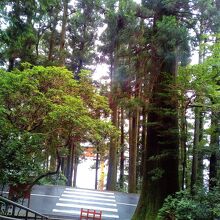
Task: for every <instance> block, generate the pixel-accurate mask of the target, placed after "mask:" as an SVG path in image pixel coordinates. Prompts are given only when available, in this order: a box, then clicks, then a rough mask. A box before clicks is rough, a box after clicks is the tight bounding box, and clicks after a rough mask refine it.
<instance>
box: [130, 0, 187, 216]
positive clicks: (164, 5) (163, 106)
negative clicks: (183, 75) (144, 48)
mask: <svg viewBox="0 0 220 220" xmlns="http://www.w3.org/2000/svg"><path fill="white" fill-rule="evenodd" d="M143 3H144V5H145V7H147V8H148V9H150V10H151V11H153V23H152V30H151V35H152V38H151V39H150V41H151V45H150V51H149V52H150V54H151V70H150V71H151V85H152V95H151V98H150V108H149V113H148V127H147V147H146V155H145V161H144V175H143V185H142V191H141V195H140V199H139V203H138V206H137V209H136V211H135V214H134V216H133V218H132V219H133V220H134V219H135V220H136V219H138V220H140V219H141V220H142V219H143V220H144V219H145V220H146V219H147V220H154V219H156V217H157V212H158V210H159V209H160V208H161V206H162V204H163V201H164V199H165V198H166V197H167V196H168V195H170V194H173V193H174V192H176V191H178V190H179V180H178V163H179V161H178V160H179V159H178V148H179V143H178V140H179V138H178V120H177V101H176V99H175V92H174V91H173V90H172V88H173V85H174V83H175V78H176V70H177V51H178V50H177V48H178V47H180V46H181V44H182V42H183V41H184V37H186V35H185V30H184V28H182V27H181V26H180V22H179V21H178V20H177V19H178V17H177V15H178V13H179V12H180V9H183V8H182V7H183V6H185V4H186V6H187V1H165V0H157V1H151V0H148V1H144V2H143Z"/></svg>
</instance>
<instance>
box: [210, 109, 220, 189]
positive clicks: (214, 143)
mask: <svg viewBox="0 0 220 220" xmlns="http://www.w3.org/2000/svg"><path fill="white" fill-rule="evenodd" d="M219 116H220V114H219V113H218V112H216V113H214V112H212V115H211V128H212V134H211V140H210V149H211V156H210V165H209V190H212V189H214V187H216V186H217V180H218V169H217V165H218V164H217V163H218V158H217V155H218V154H219V143H220V140H219V136H220V133H219V132H220V128H219Z"/></svg>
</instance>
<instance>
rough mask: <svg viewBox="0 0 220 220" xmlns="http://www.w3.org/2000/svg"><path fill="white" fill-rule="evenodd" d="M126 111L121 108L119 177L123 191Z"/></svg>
mask: <svg viewBox="0 0 220 220" xmlns="http://www.w3.org/2000/svg"><path fill="white" fill-rule="evenodd" d="M124 136H125V135H124V110H123V108H121V140H120V146H121V148H120V151H121V152H120V168H119V170H120V176H119V186H120V188H121V189H123V188H124V163H125V155H124V151H125V140H124V139H125V137H124Z"/></svg>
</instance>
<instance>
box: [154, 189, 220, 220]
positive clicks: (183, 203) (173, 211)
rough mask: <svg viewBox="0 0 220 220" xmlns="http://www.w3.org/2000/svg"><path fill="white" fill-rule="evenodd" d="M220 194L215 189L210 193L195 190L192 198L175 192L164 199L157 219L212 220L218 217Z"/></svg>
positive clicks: (186, 193) (185, 192) (187, 194)
mask: <svg viewBox="0 0 220 220" xmlns="http://www.w3.org/2000/svg"><path fill="white" fill-rule="evenodd" d="M219 204H220V192H219V189H218V188H216V189H214V190H212V191H210V192H205V191H204V190H200V189H197V194H196V196H195V197H192V196H191V195H190V193H189V192H187V191H181V192H177V193H176V194H175V195H174V196H168V197H167V198H166V199H165V202H164V204H163V207H162V208H161V209H160V211H159V214H158V219H161V220H162V219H178V220H185V219H207V220H208V219H210V220H211V219H214V218H219V217H220V211H219V210H220V205H219Z"/></svg>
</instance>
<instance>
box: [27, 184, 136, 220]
mask: <svg viewBox="0 0 220 220" xmlns="http://www.w3.org/2000/svg"><path fill="white" fill-rule="evenodd" d="M138 198H139V196H138V195H137V194H127V193H120V192H110V191H97V190H89V189H80V188H71V187H64V186H34V188H33V190H32V193H31V200H30V208H32V209H34V210H36V211H38V212H40V213H42V214H45V215H50V216H51V215H52V216H56V217H63V216H65V217H66V218H69V219H79V215H80V209H81V208H88V209H95V210H102V211H103V220H113V219H115V220H118V219H120V220H130V219H131V217H132V215H133V213H134V210H135V208H136V204H137V202H138Z"/></svg>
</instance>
